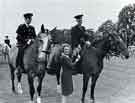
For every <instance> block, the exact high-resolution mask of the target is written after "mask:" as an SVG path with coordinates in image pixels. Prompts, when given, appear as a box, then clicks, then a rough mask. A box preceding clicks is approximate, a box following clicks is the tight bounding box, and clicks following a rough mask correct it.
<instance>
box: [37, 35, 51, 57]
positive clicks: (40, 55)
mask: <svg viewBox="0 0 135 103" xmlns="http://www.w3.org/2000/svg"><path fill="white" fill-rule="evenodd" d="M41 39H42V40H43V45H42V46H41V47H40V48H39V56H38V57H39V58H44V57H45V53H44V52H43V51H46V50H47V47H48V42H49V36H46V37H44V38H41Z"/></svg>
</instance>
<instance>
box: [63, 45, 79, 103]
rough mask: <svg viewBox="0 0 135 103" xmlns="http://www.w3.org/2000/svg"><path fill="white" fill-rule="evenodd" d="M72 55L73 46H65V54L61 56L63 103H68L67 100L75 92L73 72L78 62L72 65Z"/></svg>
mask: <svg viewBox="0 0 135 103" xmlns="http://www.w3.org/2000/svg"><path fill="white" fill-rule="evenodd" d="M71 54H72V50H71V46H70V45H69V44H64V46H63V53H62V56H61V65H62V75H61V87H62V103H66V98H67V97H68V96H70V95H71V94H72V92H73V80H72V71H73V67H74V65H75V64H76V62H77V60H76V61H75V62H74V63H72V59H71Z"/></svg>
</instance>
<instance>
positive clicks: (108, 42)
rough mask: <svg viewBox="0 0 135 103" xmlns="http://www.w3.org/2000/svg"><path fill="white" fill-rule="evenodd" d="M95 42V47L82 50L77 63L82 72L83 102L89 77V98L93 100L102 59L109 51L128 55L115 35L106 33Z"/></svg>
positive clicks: (123, 45)
mask: <svg viewBox="0 0 135 103" xmlns="http://www.w3.org/2000/svg"><path fill="white" fill-rule="evenodd" d="M94 44H96V48H95V47H92V46H91V47H89V48H85V46H84V49H83V50H82V54H81V55H82V60H81V61H80V64H78V66H77V67H78V68H80V69H81V70H82V72H83V93H82V103H85V94H86V91H87V86H88V82H89V78H90V77H91V78H92V79H91V91H90V94H91V95H90V99H91V100H92V102H94V100H95V97H94V90H95V85H96V82H97V79H98V78H99V76H100V73H101V72H102V69H103V60H104V58H105V57H106V56H107V55H108V54H109V53H112V52H113V53H115V52H119V53H121V54H122V55H123V56H125V58H128V57H129V52H128V49H127V47H126V45H125V44H124V42H123V41H122V39H120V38H119V37H118V36H116V35H111V34H110V35H108V36H107V37H104V38H102V39H101V40H99V41H97V42H95V43H93V44H92V45H94Z"/></svg>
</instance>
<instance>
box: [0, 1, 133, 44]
mask: <svg viewBox="0 0 135 103" xmlns="http://www.w3.org/2000/svg"><path fill="white" fill-rule="evenodd" d="M130 3H131V4H132V3H135V0H0V37H1V38H0V42H2V40H3V39H4V36H5V35H8V36H9V37H10V39H11V40H12V42H15V37H16V35H17V34H16V33H15V32H16V29H17V27H18V25H19V24H22V23H24V19H23V14H24V13H26V12H32V13H33V14H34V16H33V20H32V25H33V26H34V27H35V29H36V32H37V33H38V32H39V30H40V26H41V24H44V25H45V28H48V29H52V28H53V27H55V26H57V27H58V28H59V29H63V28H68V29H69V28H71V27H72V26H74V25H75V19H74V18H73V17H74V16H75V15H77V14H84V17H83V25H84V26H85V27H86V28H93V29H95V30H96V29H97V28H98V26H100V25H101V24H102V22H104V21H105V20H107V19H111V20H113V21H114V22H116V21H117V19H118V13H119V11H120V10H121V9H122V7H123V6H125V5H128V4H130Z"/></svg>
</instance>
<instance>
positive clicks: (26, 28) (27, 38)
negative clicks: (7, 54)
mask: <svg viewBox="0 0 135 103" xmlns="http://www.w3.org/2000/svg"><path fill="white" fill-rule="evenodd" d="M23 16H24V21H25V23H24V24H21V25H19V26H18V28H17V30H16V33H17V37H16V39H17V47H18V55H17V59H16V67H17V68H18V70H20V71H19V72H24V71H23V70H24V67H23V56H24V50H25V48H26V47H27V46H28V45H29V44H30V43H31V42H32V41H33V40H34V39H35V37H36V32H35V28H34V27H33V26H32V25H30V23H31V21H32V16H33V14H32V13H25V14H24V15H23Z"/></svg>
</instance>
